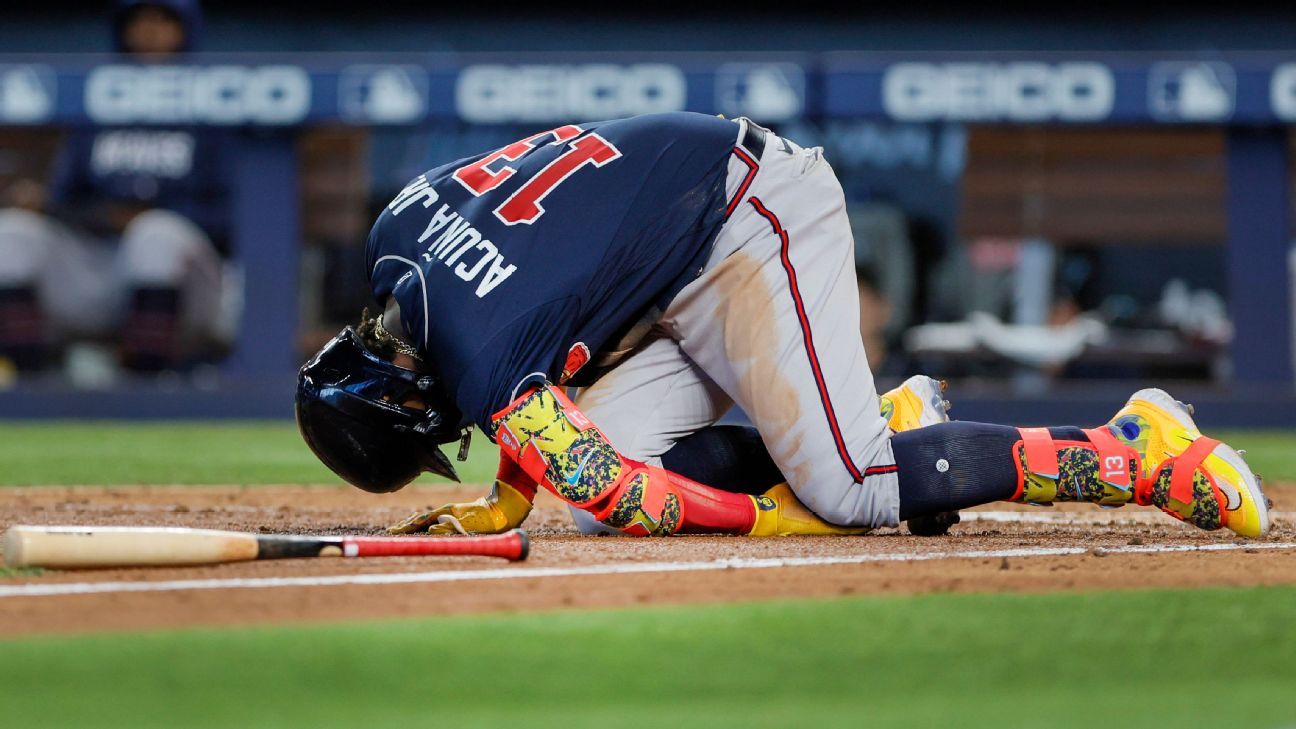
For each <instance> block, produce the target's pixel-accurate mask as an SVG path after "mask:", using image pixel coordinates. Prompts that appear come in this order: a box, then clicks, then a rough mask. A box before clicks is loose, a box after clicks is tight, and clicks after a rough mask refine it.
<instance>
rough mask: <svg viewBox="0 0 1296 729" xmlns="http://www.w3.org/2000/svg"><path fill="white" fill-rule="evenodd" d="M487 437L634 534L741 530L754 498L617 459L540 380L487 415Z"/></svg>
mask: <svg viewBox="0 0 1296 729" xmlns="http://www.w3.org/2000/svg"><path fill="white" fill-rule="evenodd" d="M491 422H492V424H493V425H494V426H495V439H496V440H497V441H498V442H499V444H500V448H501V450H503V451H504V453H506V454H507V455H508V456H509V457H510V458H511V459H512V460H513V461H515V462H516V463H517V464H518V465H519V466H520V467H521V469H522V470H523V471H524V472H525V473H526V474H527V475H528V476H530V477H531V478H533V479H535V480H536V481H537V482H538V483H539V484H540V485H542V486H544V487H545V488H547V489H549V490H550V491H552V492H553V493H554V494H555V495H556V496H558V498H560V499H562V500H563V501H566V502H567V503H569V504H571V505H573V506H575V507H577V508H580V509H584V510H585V511H588V512H590V513H591V514H593V515H594V518H596V519H598V520H599V521H601V522H603V523H605V524H607V525H608V526H610V527H612V528H614V529H619V530H621V531H623V532H625V533H626V534H630V535H634V536H664V535H667V534H675V533H678V532H685V533H688V532H692V533H702V532H709V533H721V534H747V533H749V532H750V531H751V529H752V525H753V524H754V523H755V520H756V501H755V499H754V498H753V497H751V496H747V495H745V494H731V493H727V492H724V491H719V490H716V489H713V488H710V487H708V486H704V485H702V484H699V483H697V482H695V481H690V480H689V479H686V478H684V477H683V476H680V475H678V474H674V473H671V472H669V471H666V470H665V469H662V468H658V467H656V466H650V465H647V464H644V463H640V462H638V461H632V460H630V459H628V458H625V457H624V456H622V455H621V454H620V453H618V452H617V451H616V449H615V448H613V447H612V444H611V443H609V442H608V440H607V438H605V437H604V436H603V433H602V432H600V431H599V429H598V428H596V427H595V426H594V423H592V422H591V421H590V420H589V418H587V417H585V414H584V413H582V412H581V411H580V410H579V409H577V407H576V406H575V405H574V404H573V403H572V402H571V401H570V400H568V399H567V396H566V395H564V394H563V393H562V392H561V391H560V390H558V389H556V388H554V387H552V386H549V385H545V386H543V387H539V388H536V389H533V390H531V391H530V392H528V393H526V394H524V395H522V396H521V397H519V398H518V399H517V400H514V401H513V402H512V403H511V404H510V405H509V406H508V407H506V408H505V409H503V410H501V411H500V412H498V413H496V414H495V415H493V416H492V417H491Z"/></svg>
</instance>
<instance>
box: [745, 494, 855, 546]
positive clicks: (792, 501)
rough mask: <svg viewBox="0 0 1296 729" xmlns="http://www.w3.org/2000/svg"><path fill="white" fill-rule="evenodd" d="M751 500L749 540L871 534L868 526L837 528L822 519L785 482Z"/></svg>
mask: <svg viewBox="0 0 1296 729" xmlns="http://www.w3.org/2000/svg"><path fill="white" fill-rule="evenodd" d="M752 498H753V499H754V500H755V501H756V523H755V524H753V525H752V529H751V531H750V532H748V534H747V536H750V537H790V536H801V535H805V536H855V535H859V534H867V533H868V532H869V531H870V529H869V528H868V527H844V526H837V525H836V524H829V523H828V522H826V521H824V520H823V519H820V518H819V517H818V516H816V515H815V514H814V512H812V511H810V510H809V509H807V508H806V506H805V504H802V503H801V500H800V499H798V498H797V497H796V494H795V493H793V492H792V487H791V486H788V485H787V484H786V483H781V484H779V485H777V486H775V487H773V488H771V489H770V490H769V491H766V492H765V493H764V494H761V495H760V496H754V497H752Z"/></svg>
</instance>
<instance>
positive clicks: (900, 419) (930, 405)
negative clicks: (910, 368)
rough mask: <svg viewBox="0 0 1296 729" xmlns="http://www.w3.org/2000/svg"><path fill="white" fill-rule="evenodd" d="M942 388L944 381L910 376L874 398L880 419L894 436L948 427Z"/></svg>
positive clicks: (924, 376) (946, 405) (946, 401)
mask: <svg viewBox="0 0 1296 729" xmlns="http://www.w3.org/2000/svg"><path fill="white" fill-rule="evenodd" d="M945 387H946V385H945V381H944V380H937V379H934V378H931V377H928V376H926V375H914V376H913V377H910V378H909V379H907V380H905V381H904V382H902V383H900V386H899V387H897V388H895V389H894V390H888V391H887V392H885V393H883V394H882V396H881V397H880V398H878V400H879V405H880V408H879V409H880V410H881V412H882V417H884V418H886V421H887V425H889V426H891V430H893V431H895V432H897V433H903V432H904V431H906V430H914V429H916V428H923V427H926V426H928V425H935V424H937V423H948V422H949V408H950V404H949V401H948V400H946V399H945Z"/></svg>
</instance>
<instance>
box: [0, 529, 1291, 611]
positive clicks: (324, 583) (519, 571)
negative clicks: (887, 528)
mask: <svg viewBox="0 0 1296 729" xmlns="http://www.w3.org/2000/svg"><path fill="white" fill-rule="evenodd" d="M1272 549H1296V542H1261V543H1256V544H1246V543H1241V544H1239V543H1220V544H1197V545H1194V544H1161V545H1157V544H1142V545H1127V546H1119V547H1103V548H1102V549H1101V551H1102V553H1103V554H1163V553H1173V552H1233V551H1242V550H1247V551H1250V550H1272ZM1089 551H1091V548H1090V547H1022V548H1017V549H991V550H977V551H966V552H923V553H915V552H893V553H880V554H857V555H847V556H837V557H770V558H763V559H757V558H747V557H733V558H729V559H717V560H709V561H705V562H638V563H634V562H631V563H612V564H601V565H588V566H585V567H503V568H500V569H492V570H451V571H443V572H407V573H395V574H351V575H325V576H313V577H255V578H230V579H209V580H168V581H153V582H149V581H140V582H63V583H48V584H41V583H29V584H25V585H9V586H4V587H0V598H21V597H57V596H61V595H102V594H120V593H127V592H177V591H183V590H254V589H266V588H273V587H335V586H340V585H409V584H425V583H433V582H478V581H483V580H514V579H542V578H546V577H578V576H585V575H596V576H597V575H630V574H640V573H645V572H710V571H716V570H760V569H781V568H788V567H823V566H830V565H852V564H868V563H872V562H930V561H933V560H940V559H997V558H1003V557H1055V556H1064V555H1070V554H1084V553H1086V552H1089Z"/></svg>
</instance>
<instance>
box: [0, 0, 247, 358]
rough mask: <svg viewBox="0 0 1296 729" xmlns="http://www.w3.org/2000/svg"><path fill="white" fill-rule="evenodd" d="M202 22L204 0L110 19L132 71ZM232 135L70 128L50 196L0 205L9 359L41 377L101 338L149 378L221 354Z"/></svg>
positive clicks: (153, 1)
mask: <svg viewBox="0 0 1296 729" xmlns="http://www.w3.org/2000/svg"><path fill="white" fill-rule="evenodd" d="M201 26H202V15H201V10H200V8H199V5H198V3H197V1H196V0H143V1H141V0H127V1H123V2H118V3H117V4H116V7H115V9H114V12H113V18H112V28H113V34H114V43H115V48H116V50H117V51H118V52H119V53H121V54H122V55H123V56H124V60H126V61H129V62H135V63H167V62H172V61H174V60H175V59H176V57H177V56H179V55H180V54H183V53H185V52H188V51H190V50H192V49H193V47H194V45H195V43H196V41H197V39H198V36H199V34H200V31H201ZM228 138H229V135H228V133H227V132H225V131H222V130H213V129H205V130H199V129H196V128H193V127H180V126H170V127H163V126H153V125H150V126H138V127H123V126H98V127H81V128H75V129H71V130H69V131H68V133H67V136H66V138H65V141H64V144H63V148H62V150H61V151H60V153H59V156H58V159H57V160H56V162H55V166H54V170H53V175H52V180H51V184H50V186H49V189H48V195H47V196H46V197H45V198H44V199H39V197H37V199H34V200H33V199H32V198H31V197H30V196H28V197H27V199H26V201H25V204H23V203H18V204H15V205H14V206H13V207H11V208H8V209H0V357H6V358H8V359H9V360H11V361H12V363H13V364H15V365H16V366H17V367H18V368H19V369H20V370H37V369H41V368H42V367H44V366H46V365H47V364H49V362H50V359H51V355H52V354H54V353H55V352H56V351H57V350H58V348H59V347H61V346H62V345H64V344H66V343H68V342H70V341H79V340H103V341H113V342H116V343H117V344H118V345H119V352H120V363H121V364H122V365H123V366H125V367H126V368H129V369H131V370H135V371H142V372H152V371H159V370H165V369H175V368H180V367H182V366H184V365H185V364H186V363H188V362H190V361H192V360H193V359H194V358H196V357H199V356H203V355H206V354H208V353H211V352H214V351H218V350H219V349H221V348H223V347H224V346H225V345H226V344H227V342H228V339H229V338H230V334H229V332H228V331H226V330H227V329H228V327H226V326H224V325H223V319H224V317H222V315H221V298H222V297H221V287H222V283H221V279H222V273H223V269H224V266H223V262H222V259H223V257H224V256H225V255H226V254H227V253H228V219H229V207H230V202H229V200H230V180H231V177H232V174H231V170H230V169H229V165H230V160H231V157H232V155H231V154H230V153H229V148H230V144H229V142H228ZM12 202H17V201H12Z"/></svg>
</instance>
